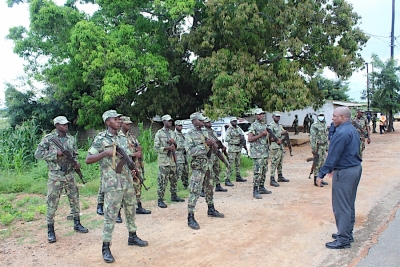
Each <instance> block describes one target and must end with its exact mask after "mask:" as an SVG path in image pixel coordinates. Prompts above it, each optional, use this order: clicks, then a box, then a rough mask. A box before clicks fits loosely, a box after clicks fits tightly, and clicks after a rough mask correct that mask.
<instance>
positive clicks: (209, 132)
mask: <svg viewBox="0 0 400 267" xmlns="http://www.w3.org/2000/svg"><path fill="white" fill-rule="evenodd" d="M203 131H205V132H206V133H207V136H208V137H209V138H211V139H213V140H215V141H218V140H219V139H218V137H217V136H218V135H217V133H216V132H215V131H214V130H213V129H212V128H211V129H207V128H205V127H204V128H203ZM214 137H215V138H214ZM210 160H211V162H214V161H216V160H219V159H218V157H217V155H216V154H215V152H213V153H211V156H210Z"/></svg>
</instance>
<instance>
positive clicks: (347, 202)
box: [332, 164, 362, 244]
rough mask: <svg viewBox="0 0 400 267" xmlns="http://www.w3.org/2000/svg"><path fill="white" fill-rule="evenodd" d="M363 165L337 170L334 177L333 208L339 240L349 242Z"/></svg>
mask: <svg viewBox="0 0 400 267" xmlns="http://www.w3.org/2000/svg"><path fill="white" fill-rule="evenodd" d="M361 173H362V166H361V164H360V165H357V166H354V167H350V168H346V169H341V170H335V171H334V173H333V179H332V208H333V214H334V215H335V220H336V227H337V229H338V232H337V235H338V237H337V240H338V242H339V243H341V244H349V239H350V237H351V236H352V235H353V228H354V223H355V221H356V210H355V207H354V206H355V202H356V195H357V187H358V184H359V183H360V178H361Z"/></svg>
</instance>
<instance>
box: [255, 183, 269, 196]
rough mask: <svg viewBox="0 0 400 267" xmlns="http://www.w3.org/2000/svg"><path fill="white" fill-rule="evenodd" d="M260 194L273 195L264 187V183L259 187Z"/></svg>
mask: <svg viewBox="0 0 400 267" xmlns="http://www.w3.org/2000/svg"><path fill="white" fill-rule="evenodd" d="M258 193H260V194H271V193H272V192H271V191H269V190H267V188H265V187H264V183H261V184H260V186H259V187H258Z"/></svg>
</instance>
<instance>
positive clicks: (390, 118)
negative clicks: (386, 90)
mask: <svg viewBox="0 0 400 267" xmlns="http://www.w3.org/2000/svg"><path fill="white" fill-rule="evenodd" d="M394 7H395V0H392V32H391V34H390V59H391V60H394V59H393V58H394V18H395V12H394ZM390 100H391V101H392V100H393V88H391V92H390ZM392 129H393V109H392V108H390V110H389V127H388V132H391V131H392Z"/></svg>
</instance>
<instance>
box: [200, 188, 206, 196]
mask: <svg viewBox="0 0 400 267" xmlns="http://www.w3.org/2000/svg"><path fill="white" fill-rule="evenodd" d="M200 196H201V197H205V196H206V194H204V189H201V193H200Z"/></svg>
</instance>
